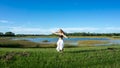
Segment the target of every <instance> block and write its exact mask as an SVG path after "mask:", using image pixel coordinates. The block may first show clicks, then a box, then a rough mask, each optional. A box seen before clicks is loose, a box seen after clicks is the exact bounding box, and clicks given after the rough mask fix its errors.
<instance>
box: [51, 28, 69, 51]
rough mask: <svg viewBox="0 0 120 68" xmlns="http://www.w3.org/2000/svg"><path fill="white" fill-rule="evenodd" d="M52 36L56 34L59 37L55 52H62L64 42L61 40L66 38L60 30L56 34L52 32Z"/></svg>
mask: <svg viewBox="0 0 120 68" xmlns="http://www.w3.org/2000/svg"><path fill="white" fill-rule="evenodd" d="M53 34H56V35H58V36H59V39H58V41H57V48H56V50H57V51H58V52H62V51H63V47H64V41H63V38H68V37H67V36H66V35H65V33H64V31H63V30H62V29H59V30H58V31H57V32H54V33H53Z"/></svg>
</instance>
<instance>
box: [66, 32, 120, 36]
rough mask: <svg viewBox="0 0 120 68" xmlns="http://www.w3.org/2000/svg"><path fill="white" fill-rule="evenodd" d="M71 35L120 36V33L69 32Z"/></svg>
mask: <svg viewBox="0 0 120 68" xmlns="http://www.w3.org/2000/svg"><path fill="white" fill-rule="evenodd" d="M67 35H69V36H120V33H89V32H88V33H86V32H81V33H80V32H79V33H67Z"/></svg>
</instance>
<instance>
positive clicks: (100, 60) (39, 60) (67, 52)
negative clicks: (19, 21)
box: [0, 45, 120, 68]
mask: <svg viewBox="0 0 120 68" xmlns="http://www.w3.org/2000/svg"><path fill="white" fill-rule="evenodd" d="M9 56H12V58H9ZM6 57H7V58H6ZM8 58H9V59H8ZM119 67H120V46H119V45H118V46H115V45H113V46H96V47H95V46H91V47H77V48H65V49H64V52H63V53H58V52H57V51H56V50H55V48H0V68H119Z"/></svg>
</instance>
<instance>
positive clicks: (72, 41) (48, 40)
mask: <svg viewBox="0 0 120 68" xmlns="http://www.w3.org/2000/svg"><path fill="white" fill-rule="evenodd" d="M13 40H28V41H32V42H36V43H46V44H50V43H56V42H57V40H58V38H13ZM83 40H100V41H108V42H109V43H108V44H107V45H110V44H120V40H112V39H109V38H68V39H65V38H64V41H65V44H72V45H77V44H78V41H83ZM101 45H102V44H101Z"/></svg>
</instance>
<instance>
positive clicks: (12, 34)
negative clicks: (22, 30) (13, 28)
mask: <svg viewBox="0 0 120 68" xmlns="http://www.w3.org/2000/svg"><path fill="white" fill-rule="evenodd" d="M5 36H15V33H13V32H6V33H5Z"/></svg>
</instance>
